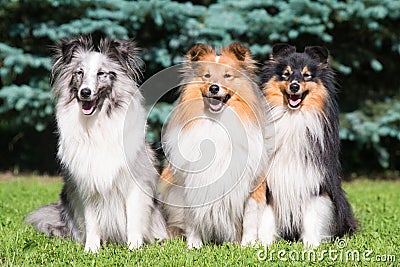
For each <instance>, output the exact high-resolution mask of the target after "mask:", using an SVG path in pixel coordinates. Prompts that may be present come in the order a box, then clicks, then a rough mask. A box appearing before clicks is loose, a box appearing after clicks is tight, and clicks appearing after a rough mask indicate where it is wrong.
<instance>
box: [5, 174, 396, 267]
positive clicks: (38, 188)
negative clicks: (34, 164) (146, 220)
mask: <svg viewBox="0 0 400 267" xmlns="http://www.w3.org/2000/svg"><path fill="white" fill-rule="evenodd" d="M53 180H54V179H53ZM344 188H345V190H346V192H347V194H348V197H349V200H350V202H351V204H352V206H353V208H354V211H355V214H356V216H357V218H358V219H359V221H360V223H361V229H360V230H359V232H358V233H357V234H356V235H354V236H353V237H351V238H345V239H343V240H338V241H336V242H335V243H331V244H324V245H322V246H320V247H318V248H317V249H315V250H305V249H304V248H303V246H302V244H301V243H288V242H285V241H281V242H279V243H277V244H274V245H273V246H271V247H269V248H267V249H262V248H257V247H247V248H242V247H240V246H238V245H232V244H226V245H223V246H216V245H207V246H204V247H203V248H201V249H199V250H193V251H188V250H187V249H186V244H185V243H184V242H183V241H182V240H178V239H176V240H169V241H166V242H164V243H163V244H161V245H159V244H151V245H146V246H144V247H142V248H141V249H140V250H136V251H129V250H128V249H127V248H126V247H124V246H117V245H108V246H103V247H102V249H101V250H100V251H99V253H98V254H95V255H93V254H90V253H89V254H86V253H84V252H83V246H81V245H79V244H77V243H74V242H71V241H67V240H62V239H59V238H49V237H46V236H45V235H43V234H40V233H37V232H35V231H34V229H33V228H32V227H31V226H27V225H24V224H23V221H24V219H25V216H26V215H27V213H29V212H30V211H32V210H34V209H35V208H37V207H39V206H41V205H43V204H48V203H51V202H54V201H56V200H57V198H58V194H59V192H60V190H61V182H60V181H59V180H56V181H52V180H51V179H38V178H37V177H36V178H35V177H34V178H32V177H18V178H15V177H8V178H7V179H5V178H4V175H3V176H2V175H0V265H1V266H38V265H44V266H53V265H54V266H267V265H268V266H288V265H291V266H310V265H311V266H400V254H399V251H400V238H399V234H400V210H399V207H400V197H399V193H400V181H397V182H391V181H371V180H358V181H356V182H352V183H346V184H344ZM329 253H330V254H329ZM346 254H347V259H346ZM258 255H259V256H260V257H261V259H259V257H258ZM303 255H304V256H303ZM352 255H353V257H352ZM357 255H359V258H357ZM313 256H315V259H313ZM335 257H336V259H335ZM393 257H395V259H394V258H393ZM302 258H304V260H302ZM379 259H382V260H386V261H385V262H382V261H381V262H377V261H378V260H379Z"/></svg>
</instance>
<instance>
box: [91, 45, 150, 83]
mask: <svg viewBox="0 0 400 267" xmlns="http://www.w3.org/2000/svg"><path fill="white" fill-rule="evenodd" d="M99 51H100V53H102V54H106V55H107V56H108V57H110V58H112V59H114V60H116V61H118V62H119V63H120V64H121V65H122V66H123V67H124V69H126V70H127V71H128V72H129V73H130V74H131V75H134V77H135V79H140V77H141V66H142V63H143V62H142V60H141V59H140V58H139V57H138V56H137V54H138V52H139V49H138V48H137V46H136V43H135V42H134V41H133V40H110V39H102V40H100V44H99Z"/></svg>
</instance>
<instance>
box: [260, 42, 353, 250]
mask: <svg viewBox="0 0 400 267" xmlns="http://www.w3.org/2000/svg"><path fill="white" fill-rule="evenodd" d="M328 57H329V52H328V50H327V49H326V48H324V47H319V46H313V47H306V48H305V50H304V52H303V53H298V52H296V47H294V46H290V45H287V44H276V45H275V46H273V49H272V54H271V57H270V60H269V61H268V62H267V63H266V65H265V67H264V68H263V72H262V84H263V85H262V89H263V92H264V94H265V99H266V100H267V102H268V104H269V107H270V112H271V118H272V121H271V123H273V124H274V127H275V149H274V151H273V152H272V155H271V158H270V160H271V162H272V163H271V164H272V166H271V169H270V172H269V174H268V175H267V184H268V188H267V204H268V206H267V208H266V209H265V211H264V213H263V215H262V220H263V223H262V225H263V226H262V228H263V229H262V237H261V239H262V241H263V243H267V244H268V243H271V242H273V239H274V238H275V237H280V238H284V239H287V240H302V241H303V242H304V244H305V245H306V246H317V245H319V244H320V243H321V242H323V241H325V240H329V239H331V238H334V237H342V236H343V235H345V234H352V233H353V232H354V231H355V230H356V227H357V222H356V220H355V218H354V215H353V212H352V209H351V206H350V204H349V202H348V201H347V199H346V196H345V193H344V191H343V190H342V188H341V181H340V170H341V168H340V162H339V148H340V143H339V133H338V107H337V100H336V90H335V81H334V75H333V72H332V70H331V68H330V66H329V63H328Z"/></svg>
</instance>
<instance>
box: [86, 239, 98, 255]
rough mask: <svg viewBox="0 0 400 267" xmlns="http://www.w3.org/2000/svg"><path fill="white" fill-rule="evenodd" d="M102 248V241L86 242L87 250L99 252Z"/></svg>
mask: <svg viewBox="0 0 400 267" xmlns="http://www.w3.org/2000/svg"><path fill="white" fill-rule="evenodd" d="M99 248H100V241H99V242H86V243H85V252H86V253H87V252H92V253H97V251H98V250H99Z"/></svg>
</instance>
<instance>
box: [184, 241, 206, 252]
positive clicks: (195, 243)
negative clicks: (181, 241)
mask: <svg viewBox="0 0 400 267" xmlns="http://www.w3.org/2000/svg"><path fill="white" fill-rule="evenodd" d="M187 246H188V249H190V250H192V249H199V248H201V247H202V246H203V242H202V241H201V240H191V241H190V240H188V244H187Z"/></svg>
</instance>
